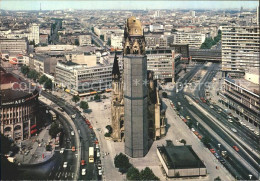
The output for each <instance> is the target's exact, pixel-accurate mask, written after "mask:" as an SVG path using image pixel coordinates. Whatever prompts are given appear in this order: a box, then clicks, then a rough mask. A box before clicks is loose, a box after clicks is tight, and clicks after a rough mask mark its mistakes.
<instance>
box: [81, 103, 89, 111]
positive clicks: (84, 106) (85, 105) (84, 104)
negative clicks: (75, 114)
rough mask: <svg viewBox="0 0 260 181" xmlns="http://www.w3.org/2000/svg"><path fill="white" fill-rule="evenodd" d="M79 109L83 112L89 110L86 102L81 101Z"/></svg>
mask: <svg viewBox="0 0 260 181" xmlns="http://www.w3.org/2000/svg"><path fill="white" fill-rule="evenodd" d="M80 108H81V109H84V110H86V109H88V108H89V106H88V103H87V102H86V101H81V102H80Z"/></svg>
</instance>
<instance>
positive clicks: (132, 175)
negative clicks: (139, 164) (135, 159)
mask: <svg viewBox="0 0 260 181" xmlns="http://www.w3.org/2000/svg"><path fill="white" fill-rule="evenodd" d="M126 178H127V180H140V173H139V170H138V169H137V168H135V167H133V166H132V167H130V168H129V169H128V171H127V174H126Z"/></svg>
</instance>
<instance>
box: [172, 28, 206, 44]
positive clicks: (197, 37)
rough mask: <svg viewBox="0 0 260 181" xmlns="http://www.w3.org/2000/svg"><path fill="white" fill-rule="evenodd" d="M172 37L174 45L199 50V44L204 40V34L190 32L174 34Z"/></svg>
mask: <svg viewBox="0 0 260 181" xmlns="http://www.w3.org/2000/svg"><path fill="white" fill-rule="evenodd" d="M173 36H174V38H173V43H174V44H188V45H189V47H191V48H200V46H201V44H202V43H203V42H204V41H205V39H206V35H205V34H202V33H192V32H190V33H186V32H175V33H173Z"/></svg>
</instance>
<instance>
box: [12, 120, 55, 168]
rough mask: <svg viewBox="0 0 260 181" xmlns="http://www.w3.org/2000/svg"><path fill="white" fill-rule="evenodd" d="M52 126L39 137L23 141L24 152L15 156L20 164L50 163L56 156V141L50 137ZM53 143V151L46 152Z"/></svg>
mask: <svg viewBox="0 0 260 181" xmlns="http://www.w3.org/2000/svg"><path fill="white" fill-rule="evenodd" d="M49 128H50V125H49V126H48V127H46V128H45V129H43V130H42V131H41V132H40V134H39V135H37V136H33V137H31V138H30V139H28V140H24V141H22V145H25V148H24V150H22V151H20V152H19V153H18V154H16V155H15V157H16V159H17V162H18V163H20V164H39V163H43V162H46V161H48V160H49V159H50V158H52V156H53V155H54V151H55V143H54V142H55V140H54V139H52V140H51V137H50V135H49V130H48V129H49ZM49 141H51V145H52V151H46V145H47V144H48V143H49Z"/></svg>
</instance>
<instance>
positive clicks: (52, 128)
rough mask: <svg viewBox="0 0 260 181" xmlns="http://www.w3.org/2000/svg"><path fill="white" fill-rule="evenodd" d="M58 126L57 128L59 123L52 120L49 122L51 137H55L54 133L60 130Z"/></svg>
mask: <svg viewBox="0 0 260 181" xmlns="http://www.w3.org/2000/svg"><path fill="white" fill-rule="evenodd" d="M60 131H61V130H60V128H59V125H58V124H57V123H56V122H54V123H52V124H51V128H50V130H49V135H50V136H51V137H52V138H55V137H56V135H57V134H58V133H59V132H60Z"/></svg>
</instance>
